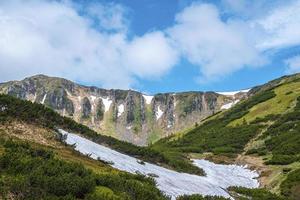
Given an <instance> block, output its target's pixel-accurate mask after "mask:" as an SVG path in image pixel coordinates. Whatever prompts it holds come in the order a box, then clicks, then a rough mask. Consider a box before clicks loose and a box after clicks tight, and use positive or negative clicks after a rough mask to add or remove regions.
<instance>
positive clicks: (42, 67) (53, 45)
mask: <svg viewBox="0 0 300 200" xmlns="http://www.w3.org/2000/svg"><path fill="white" fill-rule="evenodd" d="M97 5H98V4H97ZM76 6H78V5H74V4H72V3H70V2H68V1H64V2H56V1H33V0H32V1H31V0H28V1H25V0H14V1H4V2H3V1H1V3H0V72H1V77H0V81H7V80H11V79H21V78H23V77H25V76H30V75H33V74H39V73H44V74H48V75H53V76H61V77H65V78H69V79H72V80H77V81H80V82H85V83H91V84H97V85H99V86H103V87H109V88H110V87H117V88H129V87H132V86H133V85H134V84H135V83H136V82H135V76H140V77H148V76H151V77H159V76H161V75H162V74H163V73H166V71H168V70H169V69H170V68H171V67H172V66H173V65H174V64H175V62H176V56H175V55H174V51H173V49H172V48H171V47H169V46H168V45H169V42H168V41H167V39H166V38H165V36H164V34H163V33H160V32H156V33H148V34H146V35H145V36H141V37H140V38H135V39H134V40H133V41H130V40H128V38H127V33H126V29H127V24H126V20H123V16H122V15H123V13H124V11H123V8H122V7H121V6H120V5H116V6H114V5H112V4H109V5H108V6H107V7H106V5H103V4H101V5H100V4H99V5H98V6H96V5H93V6H94V7H93V9H91V8H90V7H88V8H87V10H86V13H85V14H83V15H80V14H79V12H78V10H77V9H76ZM98 9H99V10H98ZM81 11H82V10H81ZM91 15H97V17H98V18H96V19H98V21H96V23H100V25H99V26H98V27H100V29H97V28H98V27H95V17H94V18H91V17H90V16H91ZM105 28H107V29H105ZM112 30H113V32H112ZM144 45H145V47H146V49H143V46H144ZM135 50H137V51H138V52H136V54H135V53H134V51H135ZM168 51H170V52H168ZM156 53H160V55H157V54H156ZM125 55H128V57H127V56H125ZM125 58H126V59H125ZM150 65H155V66H150Z"/></svg>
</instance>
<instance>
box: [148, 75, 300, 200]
mask: <svg viewBox="0 0 300 200" xmlns="http://www.w3.org/2000/svg"><path fill="white" fill-rule="evenodd" d="M262 88H263V89H260V91H259V90H258V92H257V93H256V94H255V95H253V96H252V97H250V98H249V99H248V100H246V101H244V102H241V103H239V104H237V105H236V106H235V107H233V108H232V109H230V110H229V111H226V112H224V113H221V114H218V116H217V117H214V118H211V119H209V120H207V121H205V122H204V123H203V124H201V125H200V126H199V127H197V128H194V129H193V130H190V131H189V132H188V133H185V134H181V136H179V137H178V136H177V137H171V138H166V139H162V140H160V141H159V142H157V143H156V144H154V145H153V146H152V148H153V149H155V150H157V151H161V152H163V153H164V155H165V156H166V157H167V158H169V159H170V160H179V159H186V158H187V157H189V156H190V155H192V154H193V155H195V154H207V152H211V153H210V155H211V154H213V155H214V156H215V157H217V156H227V157H231V158H235V157H236V156H237V155H239V154H240V155H242V154H244V153H245V147H247V148H246V149H247V150H248V151H249V152H248V153H251V154H253V156H258V157H262V158H263V159H264V160H265V163H266V164H269V165H270V166H269V167H270V168H271V169H272V170H273V171H275V172H276V173H272V176H273V177H270V179H273V180H269V181H270V185H269V189H273V188H274V187H277V189H276V190H277V192H280V191H279V190H280V189H281V192H282V191H283V190H284V189H283V186H281V187H280V185H281V183H282V182H284V181H288V182H292V183H293V184H294V185H293V186H291V187H292V188H299V182H300V180H298V182H297V181H290V180H289V178H288V177H289V176H288V175H289V174H290V173H292V172H294V171H296V170H297V169H299V161H298V160H300V159H299V158H300V156H299V153H300V129H299V127H300V123H299V120H300V119H299V118H300V109H299V107H300V99H298V100H297V98H298V97H299V96H300V81H299V74H297V75H295V76H292V77H285V78H284V79H279V80H276V81H274V82H272V84H267V85H266V86H263V87H262ZM297 102H298V104H297ZM296 104H297V105H298V106H297V105H296ZM275 164H276V165H275ZM279 164H280V165H279ZM283 170H284V171H285V173H283ZM290 179H291V178H290ZM276 190H273V191H276ZM291 191H292V192H290V193H287V192H286V193H282V194H283V195H285V196H286V197H292V196H293V195H294V196H295V195H297V194H295V191H297V190H296V189H293V190H291ZM293 192H294V193H293ZM294 199H295V198H294Z"/></svg>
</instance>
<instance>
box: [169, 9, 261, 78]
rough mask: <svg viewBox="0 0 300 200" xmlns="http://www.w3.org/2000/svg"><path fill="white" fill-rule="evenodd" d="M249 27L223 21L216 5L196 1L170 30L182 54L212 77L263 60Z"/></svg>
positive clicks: (185, 10)
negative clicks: (254, 43)
mask: <svg viewBox="0 0 300 200" xmlns="http://www.w3.org/2000/svg"><path fill="white" fill-rule="evenodd" d="M248 29H249V27H247V24H245V23H244V22H241V21H227V22H223V21H222V20H221V18H220V15H219V12H218V10H217V8H216V7H215V6H213V5H210V4H193V5H191V6H189V7H187V8H185V9H184V10H183V11H182V12H181V13H179V14H178V15H177V16H176V24H175V25H174V26H173V27H172V28H170V29H169V31H168V32H169V34H170V37H171V38H172V39H173V40H174V41H175V43H176V44H177V48H178V49H180V50H181V52H182V55H183V56H184V57H186V58H187V59H188V60H189V61H190V62H191V63H193V64H194V65H197V66H200V71H201V73H202V75H203V76H204V77H202V79H203V78H204V79H206V80H212V79H216V78H218V77H220V76H225V75H228V74H230V73H232V72H234V71H236V70H238V69H241V68H243V67H245V66H246V65H249V66H252V65H254V66H256V65H260V64H261V63H262V61H263V58H262V57H261V56H260V54H259V52H258V51H257V49H256V48H255V47H254V45H253V41H251V40H250V39H249V37H248V34H247V31H249V30H248Z"/></svg>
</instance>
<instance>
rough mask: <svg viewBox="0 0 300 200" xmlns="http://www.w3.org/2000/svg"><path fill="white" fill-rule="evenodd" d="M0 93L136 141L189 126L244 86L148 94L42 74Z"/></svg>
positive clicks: (151, 139)
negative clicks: (226, 92) (222, 90)
mask: <svg viewBox="0 0 300 200" xmlns="http://www.w3.org/2000/svg"><path fill="white" fill-rule="evenodd" d="M0 93H4V94H9V95H12V96H15V97H18V98H21V99H26V100H29V101H32V102H36V103H41V104H44V105H45V106H48V107H50V108H52V109H54V110H55V111H57V112H58V113H60V114H61V115H63V116H66V117H70V118H73V119H74V120H75V121H77V122H80V123H82V124H84V125H87V126H89V127H90V128H92V129H94V130H95V131H97V132H99V133H101V134H106V135H110V136H113V137H116V138H118V139H121V140H125V141H128V142H132V143H134V144H137V145H148V144H150V143H152V142H155V141H156V140H158V139H160V138H163V137H166V136H169V135H171V134H174V133H175V132H177V131H179V130H182V129H185V128H188V127H190V126H193V125H194V124H195V123H197V122H199V121H201V120H202V119H204V118H206V117H208V116H210V115H212V114H214V113H216V112H218V111H220V110H221V109H222V108H224V105H227V104H228V105H229V104H230V105H233V103H236V102H237V101H238V100H240V99H243V98H246V97H247V93H246V92H240V93H236V94H234V95H224V94H218V93H215V92H181V93H164V94H156V95H153V96H149V95H145V94H142V93H140V92H137V91H132V90H105V89H101V88H97V87H86V86H82V85H78V84H76V83H73V82H71V81H68V80H66V79H62V78H53V77H48V76H44V75H37V76H33V77H29V78H26V79H24V80H22V81H11V82H7V83H2V84H0ZM225 107H226V106H225ZM226 108H228V106H227V107H226Z"/></svg>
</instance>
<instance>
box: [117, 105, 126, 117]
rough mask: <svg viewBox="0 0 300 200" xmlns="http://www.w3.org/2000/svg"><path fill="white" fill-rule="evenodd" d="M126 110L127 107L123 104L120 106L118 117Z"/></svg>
mask: <svg viewBox="0 0 300 200" xmlns="http://www.w3.org/2000/svg"><path fill="white" fill-rule="evenodd" d="M124 110H125V107H124V105H123V104H121V105H119V106H118V117H120V116H121V115H122V114H123V112H124Z"/></svg>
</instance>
